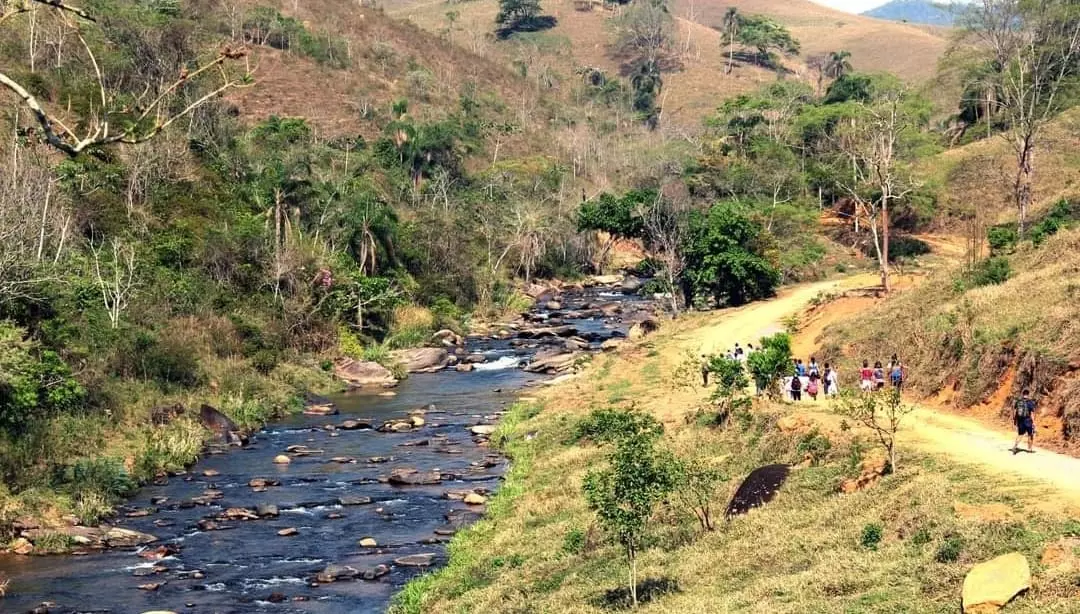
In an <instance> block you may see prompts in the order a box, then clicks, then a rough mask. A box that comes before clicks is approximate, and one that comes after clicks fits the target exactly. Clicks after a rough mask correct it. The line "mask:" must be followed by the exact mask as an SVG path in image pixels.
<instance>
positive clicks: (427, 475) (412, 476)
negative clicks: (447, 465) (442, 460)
mask: <svg viewBox="0 0 1080 614" xmlns="http://www.w3.org/2000/svg"><path fill="white" fill-rule="evenodd" d="M389 482H390V483H391V484H396V485H398V486H419V485H426V484H438V483H440V482H442V475H440V474H439V472H438V471H418V470H416V469H413V468H412V467H397V468H395V469H394V470H393V471H391V472H390V478H389Z"/></svg>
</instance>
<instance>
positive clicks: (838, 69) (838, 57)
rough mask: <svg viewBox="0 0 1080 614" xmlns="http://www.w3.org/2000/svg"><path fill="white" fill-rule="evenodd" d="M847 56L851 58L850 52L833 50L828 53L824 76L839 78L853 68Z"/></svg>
mask: <svg viewBox="0 0 1080 614" xmlns="http://www.w3.org/2000/svg"><path fill="white" fill-rule="evenodd" d="M849 58H851V52H849V51H833V52H832V53H830V54H829V59H828V61H826V62H825V76H826V77H828V78H830V79H839V78H840V77H843V76H844V75H846V74H848V73H849V72H851V71H852V70H854V69H853V68H852V67H851V62H849V61H848V59H849Z"/></svg>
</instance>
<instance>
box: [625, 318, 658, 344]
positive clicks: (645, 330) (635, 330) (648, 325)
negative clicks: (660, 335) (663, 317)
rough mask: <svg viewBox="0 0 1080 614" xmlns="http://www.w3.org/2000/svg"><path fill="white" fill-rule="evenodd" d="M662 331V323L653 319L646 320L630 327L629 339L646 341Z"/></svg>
mask: <svg viewBox="0 0 1080 614" xmlns="http://www.w3.org/2000/svg"><path fill="white" fill-rule="evenodd" d="M659 329H660V323H659V322H657V321H656V320H654V319H652V318H646V319H644V320H642V321H640V322H638V323H636V324H634V325H633V326H631V327H630V331H629V332H628V333H627V335H626V336H627V337H628V338H629V339H631V340H637V339H644V338H645V337H646V336H648V335H651V334H652V333H655V332H656V331H657V330H659Z"/></svg>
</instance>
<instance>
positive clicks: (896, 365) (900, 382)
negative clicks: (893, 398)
mask: <svg viewBox="0 0 1080 614" xmlns="http://www.w3.org/2000/svg"><path fill="white" fill-rule="evenodd" d="M889 379H890V380H892V385H893V388H896V391H897V392H901V391H902V390H903V388H904V363H902V362H900V361H899V360H894V361H893V366H892V371H890V372H889Z"/></svg>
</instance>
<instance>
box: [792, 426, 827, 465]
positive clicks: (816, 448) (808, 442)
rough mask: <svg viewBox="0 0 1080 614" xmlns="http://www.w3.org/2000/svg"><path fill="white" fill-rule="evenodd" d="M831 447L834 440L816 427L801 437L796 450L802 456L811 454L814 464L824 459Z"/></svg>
mask: <svg viewBox="0 0 1080 614" xmlns="http://www.w3.org/2000/svg"><path fill="white" fill-rule="evenodd" d="M831 449H832V442H831V441H829V438H828V437H826V436H825V435H822V434H821V433H820V432H818V430H817V429H816V428H815V429H813V430H812V431H810V432H809V433H805V434H804V435H803V436H802V437H800V438H799V443H798V444H797V445H796V446H795V451H796V452H797V453H798V454H799V456H800V457H806V456H807V455H809V456H810V458H811V459H813V462H814V464H817V463H820V462H821V461H823V460H824V459H825V457H826V455H828V453H829V450H831Z"/></svg>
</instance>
